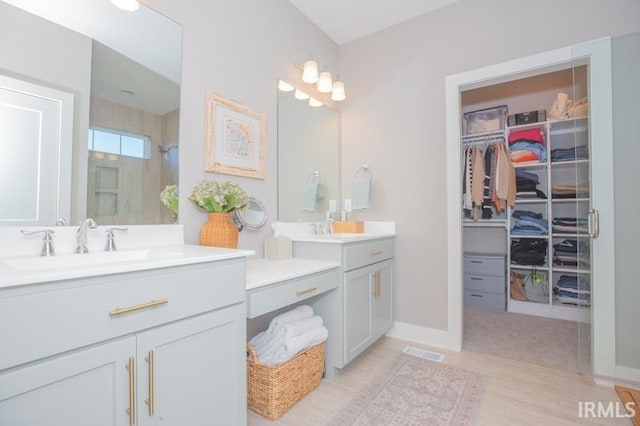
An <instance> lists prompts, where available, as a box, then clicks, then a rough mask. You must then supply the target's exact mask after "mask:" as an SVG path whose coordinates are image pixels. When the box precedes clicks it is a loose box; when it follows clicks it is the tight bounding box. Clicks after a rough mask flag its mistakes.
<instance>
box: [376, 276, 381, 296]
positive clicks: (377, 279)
mask: <svg viewBox="0 0 640 426" xmlns="http://www.w3.org/2000/svg"><path fill="white" fill-rule="evenodd" d="M376 281H377V283H378V287H377V289H378V294H377V297H380V271H378V272H376Z"/></svg>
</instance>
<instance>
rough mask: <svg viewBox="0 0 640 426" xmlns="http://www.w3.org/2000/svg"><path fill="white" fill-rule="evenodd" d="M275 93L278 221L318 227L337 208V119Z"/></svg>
mask: <svg viewBox="0 0 640 426" xmlns="http://www.w3.org/2000/svg"><path fill="white" fill-rule="evenodd" d="M295 93H296V90H292V91H288V92H285V91H281V90H279V91H278V220H280V221H284V222H295V221H321V220H323V219H324V217H325V212H326V211H327V210H329V201H330V200H336V201H337V205H340V114H339V112H338V111H337V110H335V109H332V108H330V107H328V106H324V105H322V106H316V107H314V106H311V105H310V104H309V99H308V98H307V99H298V98H296V96H295Z"/></svg>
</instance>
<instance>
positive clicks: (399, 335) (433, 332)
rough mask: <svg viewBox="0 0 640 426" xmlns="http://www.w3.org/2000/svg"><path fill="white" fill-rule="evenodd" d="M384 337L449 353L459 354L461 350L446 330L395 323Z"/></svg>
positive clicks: (450, 333)
mask: <svg viewBox="0 0 640 426" xmlns="http://www.w3.org/2000/svg"><path fill="white" fill-rule="evenodd" d="M386 335H387V336H389V337H394V338H396V339H402V340H407V341H409V342H415V343H421V344H423V345H427V346H434V347H437V348H443V349H448V350H450V351H456V352H460V350H461V349H462V348H461V347H460V345H459V344H458V343H456V339H455V336H453V333H452V332H450V331H448V330H438V329H436V328H430V327H423V326H420V325H415V324H409V323H406V322H399V321H395V322H394V323H393V328H392V329H391V330H389V332H387V334H386Z"/></svg>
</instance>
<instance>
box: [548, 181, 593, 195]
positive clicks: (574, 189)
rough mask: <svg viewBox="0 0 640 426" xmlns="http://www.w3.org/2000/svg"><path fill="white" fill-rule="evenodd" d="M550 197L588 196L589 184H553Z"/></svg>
mask: <svg viewBox="0 0 640 426" xmlns="http://www.w3.org/2000/svg"><path fill="white" fill-rule="evenodd" d="M551 198H589V185H587V184H584V183H582V184H579V185H553V186H552V187H551Z"/></svg>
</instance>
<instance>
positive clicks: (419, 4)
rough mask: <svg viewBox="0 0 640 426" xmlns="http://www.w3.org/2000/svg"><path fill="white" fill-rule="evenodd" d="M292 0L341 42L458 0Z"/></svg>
mask: <svg viewBox="0 0 640 426" xmlns="http://www.w3.org/2000/svg"><path fill="white" fill-rule="evenodd" d="M289 1H290V2H291V3H292V4H293V5H294V6H295V7H296V8H298V9H299V10H300V11H301V12H302V13H303V14H305V15H306V16H307V17H308V18H309V19H311V21H313V23H315V24H316V25H317V26H318V27H319V28H320V29H321V30H322V31H324V32H325V33H326V34H327V35H328V36H329V37H331V38H332V39H333V41H335V42H336V43H338V44H340V45H341V44H345V43H347V42H349V41H351V40H355V39H357V38H360V37H364V36H366V35H368V34H371V33H374V32H376V31H380V30H382V29H384V28H387V27H390V26H392V25H395V24H399V23H400V22H404V21H407V20H409V19H412V18H415V17H416V16H420V15H422V14H425V13H427V12H431V11H432V10H435V9H438V8H440V7H443V6H446V5H448V4H451V3H455V2H457V1H458V0H322V1H319V0H289Z"/></svg>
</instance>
